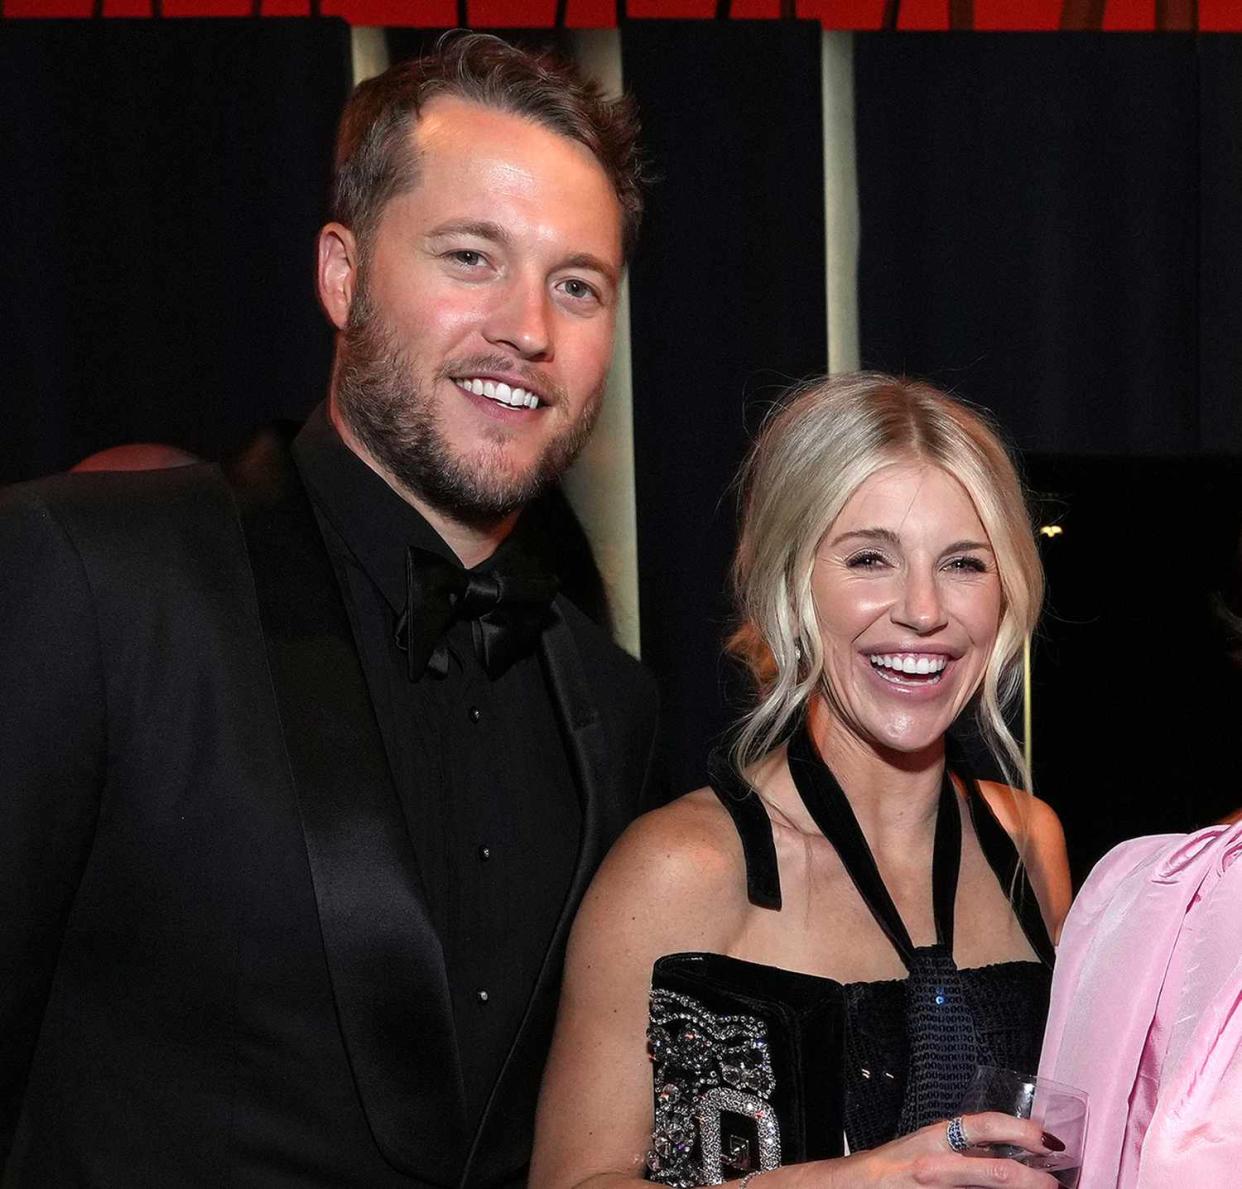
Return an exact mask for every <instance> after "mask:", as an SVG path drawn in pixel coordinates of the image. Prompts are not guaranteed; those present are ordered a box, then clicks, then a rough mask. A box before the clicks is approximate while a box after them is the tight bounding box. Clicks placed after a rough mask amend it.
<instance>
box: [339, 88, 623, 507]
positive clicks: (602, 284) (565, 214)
mask: <svg viewBox="0 0 1242 1189" xmlns="http://www.w3.org/2000/svg"><path fill="white" fill-rule="evenodd" d="M411 136H412V137H413V138H414V139H415V143H416V148H417V152H418V165H417V182H416V183H415V185H414V187H413V189H412V190H410V191H408V192H406V193H403V194H400V195H398V196H397V197H395V198H393V199H392V200H391V201H389V203H388V204H387V206H386V207H385V208H384V210H383V212H382V214H381V216H380V219H379V222H378V225H377V227H376V229H375V231H374V233H373V235H372V236H371V238H370V242H369V243H368V244H366V245H358V247H359V248H361V249H362V251H361V257H362V259H361V260H360V261H358V260H357V258H356V257H355V259H354V261H353V262H351V263H350V264H349V266H348V267H347V268H346V267H345V265H341V268H342V270H343V271H342V272H341V273H340V274H339V275H340V277H341V278H343V285H342V288H341V297H342V300H338V301H337V303H336V305H334V304H333V297H332V294H331V293H330V292H329V293H324V291H323V288H321V294H322V295H323V297H324V304H325V306H326V307H327V309H328V311H329V314H330V315H331V316H332V317H333V319H334V321H336V322H337V325H338V327H339V328H340V329H342V330H343V331H344V335H343V340H342V343H341V348H340V350H341V358H340V363H339V370H338V374H337V384H336V391H335V408H334V412H336V413H337V414H339V415H340V417H341V418H342V419H343V420H344V422H345V424H346V426H347V427H348V428H349V429H350V430H351V431H352V432H353V434H354V436H355V437H356V438H357V439H358V440H359V442H360V443H361V444H362V446H363V447H364V448H365V449H366V450H367V451H369V452H370V454H371V455H372V457H373V459H374V460H375V461H376V462H378V463H379V464H380V466H381V467H382V468H383V469H384V470H386V471H387V472H388V473H389V475H390V476H391V477H392V478H394V479H395V480H396V481H397V482H398V483H399V484H400V485H401V486H403V487H405V488H406V489H407V490H408V491H409V492H410V493H412V494H413V495H414V496H416V497H421V498H423V499H425V500H426V501H427V502H428V503H429V504H431V505H432V506H433V507H436V508H438V509H439V510H440V511H442V512H445V513H447V514H449V515H451V516H454V517H457V518H459V519H462V520H466V521H484V522H486V521H488V520H490V519H495V518H498V517H501V516H504V515H506V514H507V513H509V512H511V511H513V510H514V509H515V508H516V507H518V506H520V505H521V504H523V503H525V502H526V501H528V500H529V499H530V498H531V497H532V496H533V495H535V494H536V493H537V492H538V491H539V490H540V489H541V488H542V487H543V486H545V485H546V484H547V483H549V482H551V481H552V480H554V479H555V478H556V477H557V476H558V475H559V474H560V473H561V472H562V471H563V470H564V469H565V467H567V466H568V465H569V463H570V462H571V461H572V459H573V457H574V455H575V454H576V453H577V451H578V449H579V448H580V447H581V445H582V443H583V442H584V440H585V439H586V436H587V434H588V433H589V432H590V428H591V424H592V422H593V420H594V417H595V414H596V411H597V409H598V406H599V401H600V397H601V395H602V392H603V387H604V381H605V378H606V374H607V368H608V363H609V360H610V358H611V354H612V339H613V325H614V321H615V311H616V304H617V298H618V287H619V284H620V276H621V269H622V258H621V207H620V204H619V202H618V200H617V198H616V195H615V193H614V191H613V188H612V185H611V183H610V182H609V180H608V177H607V175H606V174H605V172H604V170H603V168H602V167H601V166H600V164H599V163H598V162H597V161H596V159H595V158H594V156H593V155H592V154H591V153H590V151H589V150H588V149H586V148H585V147H584V146H582V145H580V144H578V143H577V142H576V141H572V140H569V139H568V138H566V137H563V136H561V135H559V134H558V133H556V132H553V131H551V130H550V129H548V128H545V127H543V126H542V125H539V124H535V123H533V122H532V121H530V120H528V119H525V118H523V117H520V116H515V115H511V114H509V113H506V112H501V111H497V110H495V109H492V108H488V107H483V106H480V105H478V104H474V103H470V102H466V101H463V100H460V99H455V98H449V97H440V98H437V99H435V100H433V101H431V102H430V103H428V104H427V106H426V107H425V108H424V109H423V113H422V116H421V118H420V119H419V121H418V124H417V126H416V128H415V129H414V130H413V131H412V132H411ZM344 234H345V236H346V237H348V233H344ZM327 235H328V229H325V233H324V236H321V271H320V278H321V287H322V286H325V285H327V284H328V282H325V279H324V278H325V271H324V248H323V243H324V239H325V237H326V236H327ZM344 242H345V243H346V244H347V245H348V243H349V240H348V239H346V240H345V241H344ZM329 272H330V269H329ZM329 287H330V286H329Z"/></svg>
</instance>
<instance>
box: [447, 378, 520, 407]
mask: <svg viewBox="0 0 1242 1189" xmlns="http://www.w3.org/2000/svg"><path fill="white" fill-rule="evenodd" d="M455 383H456V384H457V387H458V388H460V389H462V390H463V391H464V392H473V393H474V395H475V396H485V397H487V399H488V400H494V401H495V402H496V403H497V404H501V405H508V406H509V407H510V408H513V409H523V408H525V409H537V408H538V407H539V398H538V397H537V396H536V395H535V394H534V393H533V392H527V391H526V389H525V388H511V387H510V386H509V385H508V384H506V383H504V381H503V380H475V379H470V380H457V381H455Z"/></svg>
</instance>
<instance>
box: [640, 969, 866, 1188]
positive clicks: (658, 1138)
mask: <svg viewBox="0 0 1242 1189" xmlns="http://www.w3.org/2000/svg"><path fill="white" fill-rule="evenodd" d="M844 1020H845V1015H844V999H843V994H842V987H841V985H840V984H839V983H836V982H833V981H832V980H831V979H826V978H817V977H815V976H813V975H808V974H799V973H796V972H793V971H788V970H780V969H778V968H776V967H773V966H761V965H759V964H757V963H754V962H743V961H741V960H740V959H737V958H730V957H726V956H725V955H723V954H702V953H691V954H669V955H667V956H665V957H663V958H661V959H659V961H657V962H656V964H655V969H654V971H653V973H652V979H651V1014H650V1022H649V1025H648V1029H647V1048H648V1054H649V1056H650V1058H651V1061H652V1065H653V1067H654V1079H655V1081H654V1085H655V1127H654V1130H653V1133H652V1141H651V1150H650V1151H649V1152H648V1154H647V1175H648V1178H649V1179H650V1180H653V1181H657V1182H659V1183H660V1184H663V1185H671V1186H675V1187H678V1189H686V1187H687V1186H694V1185H720V1184H723V1183H724V1182H726V1181H729V1180H733V1179H735V1178H737V1177H741V1176H743V1175H744V1174H746V1173H748V1172H762V1171H766V1170H768V1169H772V1168H777V1167H779V1166H780V1165H782V1164H796V1163H799V1162H801V1161H804V1160H820V1159H826V1158H828V1157H831V1156H840V1155H843V1154H844V1141H843V1135H844V1131H843V1122H842V1095H841V1070H842V1059H843V1050H844Z"/></svg>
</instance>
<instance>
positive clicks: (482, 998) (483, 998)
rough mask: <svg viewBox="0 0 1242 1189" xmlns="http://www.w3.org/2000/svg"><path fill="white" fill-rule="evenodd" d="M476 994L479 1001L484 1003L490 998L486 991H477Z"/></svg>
mask: <svg viewBox="0 0 1242 1189" xmlns="http://www.w3.org/2000/svg"><path fill="white" fill-rule="evenodd" d="M477 994H478V1000H479V1002H480V1003H486V1002H487V1001H488V1000H489V999H490V998H491V996H490V995H488V993H487V992H486V991H479V992H478V993H477Z"/></svg>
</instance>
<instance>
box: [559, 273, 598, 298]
mask: <svg viewBox="0 0 1242 1189" xmlns="http://www.w3.org/2000/svg"><path fill="white" fill-rule="evenodd" d="M561 289H562V291H563V292H564V293H565V295H566V296H567V297H572V298H573V299H574V301H592V300H596V299H598V297H599V294H598V293H596V292H595V290H594V289H593V288H592V287H591V286H590V285H588V284H587V283H586V281H580V280H578V279H577V278H576V277H570V278H569V279H568V280H566V281H562V282H561Z"/></svg>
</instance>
